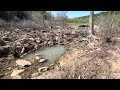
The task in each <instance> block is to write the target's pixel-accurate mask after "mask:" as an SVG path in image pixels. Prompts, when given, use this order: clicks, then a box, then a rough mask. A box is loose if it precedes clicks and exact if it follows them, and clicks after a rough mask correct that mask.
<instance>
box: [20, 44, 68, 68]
mask: <svg viewBox="0 0 120 90" xmlns="http://www.w3.org/2000/svg"><path fill="white" fill-rule="evenodd" d="M67 50H68V48H67V47H65V46H58V45H57V46H53V47H49V48H46V49H44V50H40V51H35V52H32V53H30V54H28V55H26V56H24V57H23V58H22V59H25V60H30V61H31V60H32V59H33V58H34V57H35V55H36V54H38V56H40V57H42V58H44V59H47V60H48V61H47V62H45V63H44V66H48V65H50V64H52V63H54V62H55V61H56V60H58V59H59V58H60V57H61V56H62V55H63V54H64V53H65V52H66V51H67Z"/></svg>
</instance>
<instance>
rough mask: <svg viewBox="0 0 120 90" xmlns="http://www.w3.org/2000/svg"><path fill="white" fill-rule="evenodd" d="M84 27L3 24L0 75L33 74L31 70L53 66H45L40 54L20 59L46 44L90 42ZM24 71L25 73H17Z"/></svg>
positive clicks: (69, 45) (14, 76)
mask: <svg viewBox="0 0 120 90" xmlns="http://www.w3.org/2000/svg"><path fill="white" fill-rule="evenodd" d="M82 30H83V31H81V30H68V29H54V30H39V29H35V30H33V29H31V28H24V29H18V28H15V27H9V28H0V77H1V78H8V79H11V78H13V79H15V78H18V79H19V78H30V77H31V76H29V75H30V74H28V73H34V72H36V71H39V72H42V71H43V72H44V71H46V70H48V69H50V68H52V66H53V64H51V65H49V66H50V68H48V67H44V66H43V62H45V60H44V58H41V57H38V55H35V56H34V58H33V59H32V60H33V61H32V62H31V61H29V60H28V61H27V60H24V59H23V60H22V61H21V58H22V57H25V56H26V55H27V54H29V53H31V52H35V51H38V50H43V49H45V48H47V47H52V46H56V45H62V46H65V47H66V46H67V47H69V48H71V46H72V45H75V44H76V45H77V43H80V42H83V41H84V42H85V41H86V42H87V33H86V32H87V31H86V30H87V28H84V29H83V28H82ZM19 59H20V60H19ZM23 72H24V75H23V76H19V75H18V74H19V73H23ZM25 72H26V73H27V74H26V73H25Z"/></svg>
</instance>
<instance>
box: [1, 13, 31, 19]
mask: <svg viewBox="0 0 120 90" xmlns="http://www.w3.org/2000/svg"><path fill="white" fill-rule="evenodd" d="M0 19H3V20H5V21H12V20H16V19H17V20H18V19H19V20H23V19H30V16H29V14H28V12H27V11H0Z"/></svg>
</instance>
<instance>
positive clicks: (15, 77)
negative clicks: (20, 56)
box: [12, 75, 22, 79]
mask: <svg viewBox="0 0 120 90" xmlns="http://www.w3.org/2000/svg"><path fill="white" fill-rule="evenodd" d="M12 79H22V78H21V77H20V75H16V76H13V77H12Z"/></svg>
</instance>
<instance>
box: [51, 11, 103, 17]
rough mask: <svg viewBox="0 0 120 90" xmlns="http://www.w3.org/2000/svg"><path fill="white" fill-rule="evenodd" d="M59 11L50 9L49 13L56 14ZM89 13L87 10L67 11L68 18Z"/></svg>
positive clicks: (95, 12)
mask: <svg viewBox="0 0 120 90" xmlns="http://www.w3.org/2000/svg"><path fill="white" fill-rule="evenodd" d="M58 12H59V11H51V13H52V14H53V15H54V16H56V15H57V13H58ZM100 12H103V11H94V14H97V13H100ZM86 15H89V11H67V16H68V18H75V17H81V16H86Z"/></svg>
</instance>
